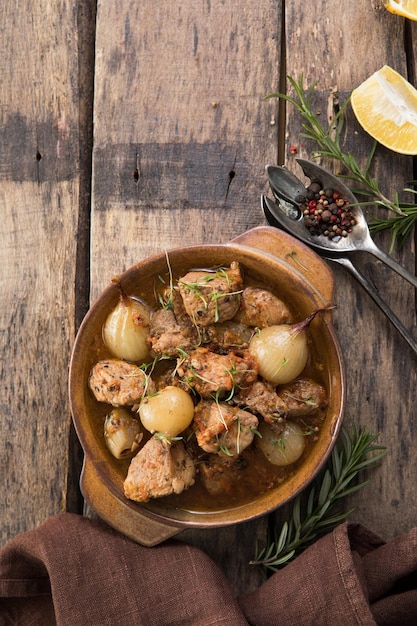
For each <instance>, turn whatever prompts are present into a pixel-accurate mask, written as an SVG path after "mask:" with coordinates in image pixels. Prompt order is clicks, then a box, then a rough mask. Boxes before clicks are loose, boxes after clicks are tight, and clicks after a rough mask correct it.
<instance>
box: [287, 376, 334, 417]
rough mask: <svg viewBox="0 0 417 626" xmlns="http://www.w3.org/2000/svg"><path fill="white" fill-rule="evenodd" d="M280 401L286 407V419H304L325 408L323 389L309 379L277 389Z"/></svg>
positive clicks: (325, 397) (296, 381)
mask: <svg viewBox="0 0 417 626" xmlns="http://www.w3.org/2000/svg"><path fill="white" fill-rule="evenodd" d="M277 393H278V395H279V397H280V398H281V400H282V401H283V402H285V404H286V405H287V407H288V417H289V418H290V417H305V416H308V415H311V414H312V413H315V412H316V411H317V410H318V409H324V408H325V407H326V406H327V393H326V390H325V388H324V387H322V386H321V385H319V384H318V383H316V382H315V381H314V380H310V379H301V378H300V379H298V380H294V381H292V382H291V383H288V384H286V385H281V386H280V387H278V389H277Z"/></svg>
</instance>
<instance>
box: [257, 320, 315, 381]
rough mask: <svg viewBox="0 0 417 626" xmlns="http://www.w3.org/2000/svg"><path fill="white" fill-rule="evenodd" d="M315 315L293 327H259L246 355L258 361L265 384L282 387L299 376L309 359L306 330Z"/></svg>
mask: <svg viewBox="0 0 417 626" xmlns="http://www.w3.org/2000/svg"><path fill="white" fill-rule="evenodd" d="M319 310H322V309H319ZM317 313H318V311H315V312H314V313H312V314H311V315H309V316H308V317H307V318H306V319H305V320H303V321H302V322H298V323H296V324H279V325H274V326H268V327H266V328H262V329H261V330H259V331H258V332H257V333H255V335H254V336H253V337H252V339H251V341H250V344H249V352H250V353H251V355H252V356H253V357H254V358H255V359H256V360H257V362H258V365H259V374H260V375H261V376H262V378H264V379H265V380H266V381H267V382H269V383H271V384H272V385H282V384H284V383H289V382H291V381H292V380H294V378H296V377H297V376H299V375H300V374H301V372H302V371H303V369H304V368H305V366H306V365H307V360H308V346H307V333H306V329H307V327H308V325H309V324H310V322H311V321H312V320H313V318H314V317H315V315H316V314H317Z"/></svg>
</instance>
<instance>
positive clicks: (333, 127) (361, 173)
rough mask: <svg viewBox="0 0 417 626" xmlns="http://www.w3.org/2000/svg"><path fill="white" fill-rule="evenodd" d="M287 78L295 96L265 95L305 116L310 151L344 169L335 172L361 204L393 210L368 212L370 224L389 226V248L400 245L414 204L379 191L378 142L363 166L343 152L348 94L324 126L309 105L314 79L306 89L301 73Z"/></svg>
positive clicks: (375, 228) (376, 228)
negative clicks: (374, 174) (375, 169)
mask: <svg viewBox="0 0 417 626" xmlns="http://www.w3.org/2000/svg"><path fill="white" fill-rule="evenodd" d="M288 81H289V82H290V84H291V85H292V87H293V89H294V92H295V97H291V96H288V95H287V94H283V93H272V94H270V95H268V96H267V98H280V99H283V100H286V101H287V102H290V103H291V104H292V105H293V106H294V107H295V109H296V110H297V111H298V112H299V113H300V114H301V117H302V118H303V120H304V123H303V124H302V128H303V129H304V133H301V136H302V137H305V138H307V139H309V140H311V141H313V142H314V143H315V144H316V146H317V148H316V149H315V150H314V154H313V155H312V156H313V158H314V157H325V158H329V159H332V160H334V161H337V162H339V163H340V164H341V165H342V166H344V167H345V168H346V170H347V173H344V174H338V176H339V177H340V178H345V179H347V180H349V181H350V182H351V183H352V184H353V185H358V187H357V188H356V187H352V191H353V193H357V194H360V195H362V196H363V197H366V198H368V199H367V200H366V201H364V202H359V204H360V205H361V206H369V205H376V206H378V207H383V208H385V209H387V210H388V211H389V212H390V213H393V214H394V215H393V216H390V217H388V218H385V219H384V218H379V217H374V216H370V224H369V227H370V229H371V231H372V232H374V233H376V232H381V231H383V230H391V232H392V238H391V246H390V251H392V249H393V247H394V245H395V243H396V242H398V245H399V247H401V246H402V245H403V244H404V241H405V239H406V238H407V236H408V235H409V233H410V231H411V230H412V227H413V225H414V224H415V223H416V221H417V204H415V203H413V202H405V201H401V200H400V199H399V196H398V194H395V197H394V199H393V200H390V199H389V198H387V197H386V196H385V195H384V194H383V193H382V191H381V189H380V186H379V183H378V181H377V180H376V179H375V178H373V177H372V176H371V173H370V170H371V165H372V161H373V158H374V155H375V150H376V148H377V146H378V145H379V144H378V142H377V141H374V142H373V145H372V148H371V150H370V153H369V156H368V159H367V162H366V164H365V166H364V167H361V166H360V165H359V163H358V161H357V160H356V159H355V157H354V156H353V155H352V153H351V152H347V153H345V152H343V150H342V148H341V146H340V138H341V136H342V130H343V125H344V113H345V110H346V107H347V106H348V104H349V102H350V97H348V98H346V100H345V102H344V103H343V104H342V105H340V107H339V108H338V110H337V111H335V115H334V117H333V119H332V120H331V123H330V124H329V125H328V126H327V128H325V127H324V126H323V124H322V123H321V122H320V121H319V119H318V116H317V114H316V113H315V111H314V109H313V106H312V97H313V93H314V90H315V87H316V84H317V83H314V84H313V85H312V86H311V87H309V88H308V89H305V88H304V78H303V75H301V77H300V79H299V80H298V82H297V81H296V80H294V79H293V78H291V77H290V76H288ZM416 182H417V181H410V182H409V185H415V184H416ZM403 192H410V193H412V194H416V193H417V192H416V191H415V190H414V189H410V188H404V189H403Z"/></svg>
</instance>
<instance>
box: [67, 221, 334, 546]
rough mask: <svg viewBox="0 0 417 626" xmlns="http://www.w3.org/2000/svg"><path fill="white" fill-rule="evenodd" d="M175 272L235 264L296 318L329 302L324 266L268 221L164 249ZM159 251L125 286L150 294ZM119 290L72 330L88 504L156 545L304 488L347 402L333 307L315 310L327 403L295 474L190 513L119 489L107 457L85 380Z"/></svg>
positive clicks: (261, 510)
mask: <svg viewBox="0 0 417 626" xmlns="http://www.w3.org/2000/svg"><path fill="white" fill-rule="evenodd" d="M169 260H170V265H171V267H172V271H173V274H174V278H176V277H179V276H181V275H183V274H185V273H186V272H187V271H188V270H189V269H190V268H192V267H212V266H216V265H219V264H223V265H227V264H230V263H231V262H232V261H239V263H240V264H241V265H242V266H243V267H244V268H245V270H246V271H248V272H249V273H250V274H251V276H252V277H254V278H255V279H259V280H260V281H261V282H262V283H264V284H267V285H268V286H269V287H270V288H271V290H273V291H276V292H277V293H279V294H280V297H281V298H282V299H283V300H284V301H285V302H287V303H291V308H292V310H293V312H294V313H295V314H296V315H297V319H300V320H301V319H303V318H305V317H307V315H309V314H310V313H311V312H312V311H313V310H315V309H317V308H320V307H326V306H328V305H331V304H332V302H333V290H334V281H333V274H332V272H331V271H330V269H329V267H328V265H327V264H326V263H325V262H324V261H323V260H322V259H321V258H320V257H319V256H317V255H316V254H315V253H314V252H312V251H311V250H310V249H309V248H308V247H307V246H305V245H304V244H302V243H300V242H298V241H297V240H296V239H294V238H293V237H291V236H290V235H287V234H286V233H284V232H282V231H279V230H277V229H274V228H270V227H259V228H255V229H253V230H251V231H248V232H247V233H244V234H243V235H241V236H239V237H237V238H236V239H234V240H233V241H231V242H230V243H227V244H221V245H197V246H193V247H186V248H179V249H175V250H170V251H169ZM166 268H167V265H166V256H165V254H164V253H162V254H160V255H158V256H155V257H152V258H150V259H146V260H145V261H142V262H140V263H138V264H137V265H135V266H133V267H131V268H130V269H128V270H127V271H126V272H124V273H123V274H122V275H121V280H122V284H123V286H124V289H125V291H126V292H127V293H130V292H132V293H136V294H138V293H139V294H140V295H141V297H143V298H144V299H145V300H146V294H147V293H148V294H149V295H152V293H153V285H154V278H155V277H156V276H158V275H161V274H163V273H164V272H166ZM118 297H119V293H118V290H117V287H116V286H115V285H114V284H110V285H109V286H108V287H107V289H105V291H104V292H103V293H102V294H101V296H100V297H99V298H98V299H97V300H96V302H94V303H93V305H92V306H91V309H90V311H89V312H88V314H87V315H86V317H85V319H84V321H83V323H82V325H81V328H80V330H79V333H78V335H77V338H76V341H75V345H74V349H73V354H72V359H71V365H70V380H69V393H70V403H71V411H72V415H73V421H74V424H75V428H76V431H77V434H78V437H79V439H80V441H81V445H82V447H83V450H84V454H85V459H84V467H83V473H82V477H81V489H82V492H83V495H84V497H85V499H86V500H87V502H88V503H89V505H90V506H91V507H92V508H93V509H94V510H95V511H96V512H97V513H98V515H99V516H100V517H102V518H103V519H104V520H105V521H107V522H108V523H109V524H110V525H112V526H113V527H115V528H116V529H118V530H119V531H120V532H122V533H124V534H126V535H127V536H129V537H131V538H133V539H135V540H136V541H138V542H140V543H142V544H144V545H148V546H151V545H155V544H157V543H159V542H161V541H163V540H164V539H166V538H168V537H170V536H172V535H174V534H176V533H178V532H180V531H181V530H182V529H185V528H189V527H200V528H204V527H219V526H225V525H229V524H235V523H239V522H244V521H248V520H250V519H253V518H256V517H259V516H261V515H264V514H266V513H269V512H271V511H273V510H274V509H276V508H277V507H279V506H281V505H282V504H284V503H285V502H288V501H289V500H290V499H291V498H293V497H294V496H295V495H296V494H297V493H299V492H300V491H301V490H302V489H304V488H305V487H306V486H307V485H308V484H309V483H310V482H311V481H312V479H313V478H314V477H315V476H316V475H317V473H318V472H319V471H320V469H321V468H322V467H323V465H324V463H325V461H326V460H327V458H328V456H329V455H330V453H331V450H332V448H333V445H334V443H335V440H336V437H337V434H338V432H339V429H340V426H341V422H342V413H343V405H344V395H345V392H344V389H345V380H344V367H343V361H342V355H341V351H340V346H339V343H338V340H337V337H336V335H335V331H334V328H333V324H332V313H331V312H330V311H328V312H325V313H324V314H320V315H319V316H317V317H316V318H315V320H314V322H313V323H312V324H311V327H310V331H309V332H310V336H311V338H312V341H313V342H314V344H315V346H316V349H317V351H319V352H320V355H321V357H322V360H323V363H324V369H325V373H326V376H325V378H326V380H327V388H328V395H329V404H328V408H327V413H326V418H325V422H324V424H323V426H322V428H321V430H320V434H319V439H318V441H317V443H316V444H315V446H314V448H313V449H312V451H311V452H310V454H309V456H308V457H307V459H306V460H305V462H303V464H302V465H301V467H300V468H299V469H298V470H297V471H296V473H295V474H294V476H292V477H291V478H290V479H288V480H287V481H286V482H284V483H283V484H282V485H280V486H279V487H276V488H274V489H271V490H270V491H268V492H266V493H264V494H263V495H261V496H259V497H257V498H256V499H255V500H254V501H252V502H250V503H248V504H245V505H244V506H240V507H236V508H230V509H228V510H222V511H216V512H204V511H203V512H198V513H195V512H190V511H187V510H183V509H180V508H174V507H172V506H169V505H168V504H167V503H166V502H165V501H164V498H161V499H159V500H155V501H151V502H148V503H145V504H138V503H135V502H132V501H129V500H127V499H126V498H125V497H124V495H123V480H124V474H123V472H121V471H120V470H119V469H118V464H117V461H114V462H113V461H112V460H111V457H110V455H109V452H108V450H107V448H106V445H105V442H104V437H103V434H102V432H101V430H98V429H97V424H96V420H95V419H94V402H95V400H94V399H93V398H92V395H91V392H90V390H89V389H88V385H87V381H88V376H89V372H90V370H91V367H92V366H93V364H94V362H95V359H96V357H95V352H94V346H95V345H97V341H98V340H99V338H100V337H101V333H102V327H103V324H104V321H105V320H106V318H107V316H108V314H109V313H110V311H111V310H112V309H113V307H114V306H115V305H116V303H117V301H118Z"/></svg>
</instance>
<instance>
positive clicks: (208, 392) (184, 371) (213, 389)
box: [177, 347, 259, 398]
mask: <svg viewBox="0 0 417 626" xmlns="http://www.w3.org/2000/svg"><path fill="white" fill-rule="evenodd" d="M258 370H259V368H258V364H257V362H256V360H255V359H254V358H253V357H252V356H251V355H250V354H249V352H246V351H244V350H242V351H240V352H239V354H236V353H235V352H228V353H227V354H217V353H216V352H211V351H210V350H209V349H208V348H204V347H201V348H197V349H196V350H192V351H191V352H190V353H189V354H188V355H187V356H186V357H183V358H182V359H179V361H178V365H177V374H178V376H179V377H180V379H181V380H182V382H184V383H186V384H187V385H188V386H189V387H190V388H192V389H195V390H196V391H197V392H198V393H199V394H200V396H202V397H203V398H209V397H212V396H213V395H215V394H217V396H218V397H224V396H225V395H226V394H230V393H233V391H234V390H235V389H239V388H242V387H246V386H247V385H250V384H252V383H253V382H254V381H255V380H256V378H257V376H258Z"/></svg>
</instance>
